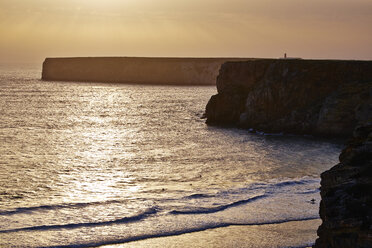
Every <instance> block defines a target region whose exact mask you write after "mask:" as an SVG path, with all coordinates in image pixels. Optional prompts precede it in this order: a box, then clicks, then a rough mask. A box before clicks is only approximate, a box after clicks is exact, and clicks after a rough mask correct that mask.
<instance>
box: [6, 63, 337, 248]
mask: <svg viewBox="0 0 372 248" xmlns="http://www.w3.org/2000/svg"><path fill="white" fill-rule="evenodd" d="M40 74H41V71H40V68H39V67H38V66H37V67H35V66H24V65H23V66H4V65H2V66H1V67H0V86H1V87H0V113H1V118H0V155H1V156H0V166H1V170H0V246H1V247H10V246H14V247H53V246H59V247H60V246H64V247H94V246H101V245H107V244H124V243H127V242H129V241H141V240H143V241H145V239H148V238H155V237H167V236H174V235H180V234H185V233H194V232H198V231H203V230H209V229H215V228H217V227H227V226H234V225H239V226H245V227H255V226H256V225H262V226H263V227H264V228H265V227H266V226H270V224H275V223H277V224H278V223H287V222H288V223H292V221H295V222H296V221H302V222H303V223H306V221H310V222H309V223H310V224H309V226H310V227H309V228H308V230H305V231H304V233H302V234H301V235H296V233H294V235H293V233H292V236H294V237H291V239H289V238H288V237H286V236H284V237H281V243H271V244H266V243H262V240H261V241H260V242H261V243H260V242H259V241H257V240H254V239H252V240H251V243H246V246H247V247H286V246H297V247H301V246H306V245H311V244H312V243H313V242H314V241H315V236H316V233H315V230H316V228H317V226H318V224H319V222H311V220H314V219H315V220H316V219H318V218H319V217H318V211H319V205H318V203H319V200H320V196H319V182H320V179H319V175H320V173H321V172H323V171H325V170H326V169H329V168H330V167H332V166H333V165H335V164H336V163H337V161H338V154H339V152H340V149H341V147H342V144H341V143H339V142H336V141H329V140H328V141H327V140H320V139H316V138H313V137H304V136H289V135H269V134H252V133H248V132H247V131H246V130H239V129H233V128H232V129H231V128H230V129H224V128H218V127H209V126H207V125H206V124H205V123H204V120H203V119H202V118H201V117H202V115H203V112H204V109H205V105H206V104H207V101H208V100H209V98H210V96H211V95H213V94H216V87H215V86H204V87H197V86H192V87H191V86H190V87H189V86H148V85H147V86H146V85H128V84H104V83H102V84H97V83H78V82H70V83H66V82H46V81H41V80H40ZM312 199H314V200H315V201H311V200H312ZM295 222H294V223H295ZM280 228H281V227H280V225H278V227H277V228H276V230H277V231H278V232H280ZM292 231H293V232H296V230H292ZM256 233H257V236H259V233H260V231H259V230H258V231H257V230H256ZM305 233H306V235H305ZM195 234H197V233H195ZM240 235H241V234H240ZM247 235H249V233H247ZM288 235H289V234H288ZM200 237H201V240H199V241H200V244H203V242H204V243H205V244H208V242H210V240H209V241H208V236H207V235H205V236H203V235H201V236H200ZM203 237H204V239H205V240H203ZM224 238H231V239H235V240H239V239H243V237H242V236H235V237H224ZM286 238H288V239H286ZM190 240H191V238H190ZM154 242H155V241H154ZM255 242H256V243H255ZM134 243H136V242H134ZM134 243H129V245H130V244H134ZM149 244H151V242H150V243H149ZM139 245H140V244H139ZM191 245H192V244H190V246H191ZM215 245H218V244H215ZM220 245H221V246H222V245H223V243H220Z"/></svg>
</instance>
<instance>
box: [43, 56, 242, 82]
mask: <svg viewBox="0 0 372 248" xmlns="http://www.w3.org/2000/svg"><path fill="white" fill-rule="evenodd" d="M235 60H242V59H240V58H239V59H237V58H141V57H92V58H47V59H45V61H44V63H43V72H42V79H43V80H48V81H75V82H111V83H140V84H175V85H215V84H216V77H217V75H218V70H219V68H220V67H221V64H222V63H224V62H226V61H235ZM243 60H244V59H243Z"/></svg>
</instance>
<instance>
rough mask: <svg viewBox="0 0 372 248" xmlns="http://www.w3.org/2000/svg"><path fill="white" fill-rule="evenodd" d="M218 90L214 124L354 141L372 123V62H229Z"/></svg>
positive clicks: (212, 105)
mask: <svg viewBox="0 0 372 248" xmlns="http://www.w3.org/2000/svg"><path fill="white" fill-rule="evenodd" d="M217 90H218V94H217V95H215V96H213V97H212V98H211V100H210V101H209V103H208V105H207V108H206V114H205V116H206V118H207V123H208V124H213V125H220V124H223V125H236V126H240V127H243V128H254V129H257V130H260V131H264V132H282V131H283V132H287V133H298V134H314V135H323V136H344V137H350V136H351V134H352V131H353V129H354V127H355V126H356V125H358V124H362V123H365V122H366V121H368V120H371V119H372V116H371V113H372V112H371V108H372V61H336V60H333V61H331V60H285V59H277V60H274V59H256V60H251V61H242V62H227V63H225V64H223V65H222V66H221V69H220V73H219V76H218V78H217Z"/></svg>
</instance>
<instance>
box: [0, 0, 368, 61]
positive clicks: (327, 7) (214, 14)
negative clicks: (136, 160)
mask: <svg viewBox="0 0 372 248" xmlns="http://www.w3.org/2000/svg"><path fill="white" fill-rule="evenodd" d="M371 10H372V2H371V1H366V0H355V1H352V2H351V1H348V0H339V1H337V4H336V5H335V4H334V0H326V1H320V0H314V1H312V2H311V3H308V2H306V1H301V4H299V3H298V1H296V0H282V1H274V0H269V1H260V0H250V1H246V0H232V1H230V2H229V3H227V2H226V1H223V0H203V1H199V0H198V1H197V0H188V1H186V0H179V1H174V0H157V1H150V0H136V1H134V0H125V1H122V0H106V1H103V0H64V1H62V0H55V1H50V0H33V1H21V0H2V1H0V35H1V39H0V55H1V56H0V59H1V60H4V61H10V60H22V61H25V60H26V61H28V60H32V61H39V62H40V61H42V60H43V59H44V58H45V57H58V56H189V57H190V56H195V57H203V56H208V57H221V56H227V57H234V56H237V57H279V56H281V55H282V53H283V51H287V52H288V53H290V54H293V55H296V56H301V57H304V58H306V57H310V58H359V59H363V58H365V59H368V58H369V59H370V58H371V57H372V48H371V46H370V44H371V43H372V35H371V31H370V27H369V26H370V25H369V24H370V23H371V22H372V13H371Z"/></svg>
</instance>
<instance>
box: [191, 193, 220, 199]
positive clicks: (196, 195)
mask: <svg viewBox="0 0 372 248" xmlns="http://www.w3.org/2000/svg"><path fill="white" fill-rule="evenodd" d="M211 197H214V196H213V195H208V194H192V195H189V196H186V197H185V198H186V199H199V198H211Z"/></svg>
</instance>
